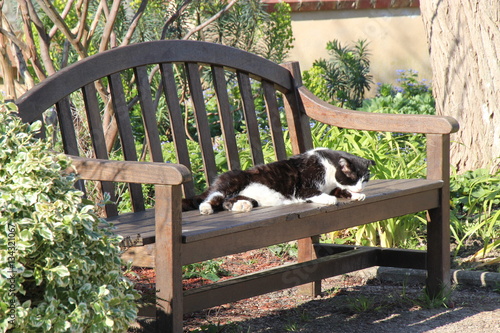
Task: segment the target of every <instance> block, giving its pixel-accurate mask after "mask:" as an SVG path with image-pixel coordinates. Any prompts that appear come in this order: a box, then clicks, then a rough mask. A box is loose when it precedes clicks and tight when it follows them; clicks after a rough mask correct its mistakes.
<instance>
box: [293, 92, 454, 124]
mask: <svg viewBox="0 0 500 333" xmlns="http://www.w3.org/2000/svg"><path fill="white" fill-rule="evenodd" d="M298 89H299V93H300V95H301V98H302V102H303V104H304V109H305V112H306V114H307V115H308V116H309V117H310V118H312V119H315V120H318V121H320V122H322V123H325V124H329V125H334V126H337V127H342V128H349V129H356V130H366V131H381V132H401V133H425V134H450V133H454V132H457V131H458V129H459V125H458V122H457V121H456V120H455V119H454V118H452V117H443V116H431V115H408V114H387V113H371V112H364V111H353V110H346V109H342V108H339V107H336V106H333V105H331V104H328V103H327V102H325V101H323V100H321V99H319V98H318V97H316V96H314V94H313V93H312V92H310V91H309V90H308V89H307V88H306V87H304V86H300V87H299V88H298Z"/></svg>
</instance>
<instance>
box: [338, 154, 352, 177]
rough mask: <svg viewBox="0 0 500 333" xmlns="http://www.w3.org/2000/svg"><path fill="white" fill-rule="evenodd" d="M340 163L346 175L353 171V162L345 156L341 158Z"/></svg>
mask: <svg viewBox="0 0 500 333" xmlns="http://www.w3.org/2000/svg"><path fill="white" fill-rule="evenodd" d="M339 165H340V166H341V168H342V172H343V173H345V174H346V175H348V174H350V173H351V172H352V170H351V162H349V161H348V160H346V159H345V158H343V157H341V158H340V159H339Z"/></svg>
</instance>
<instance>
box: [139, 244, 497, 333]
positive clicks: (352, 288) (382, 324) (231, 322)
mask: <svg viewBox="0 0 500 333" xmlns="http://www.w3.org/2000/svg"><path fill="white" fill-rule="evenodd" d="M251 255H252V256H255V255H256V254H255V253H253V254H251ZM256 256H257V257H256V258H254V257H246V258H243V259H241V260H242V261H245V262H248V261H252V260H251V259H258V260H257V262H263V261H265V260H263V259H264V258H262V253H260V254H257V255H256ZM270 261H273V259H272V258H271V259H270ZM270 261H268V262H267V264H269V263H270ZM274 264H277V263H275V262H273V263H272V265H274ZM228 265H229V266H231V265H232V266H233V267H235V266H237V267H238V268H239V269H242V270H243V271H242V272H241V273H245V272H244V268H243V267H244V265H241V263H235V262H231V260H228ZM254 265H255V264H254ZM254 265H253V266H254ZM228 268H229V267H228ZM420 280H421V279H406V280H405V284H404V285H402V284H401V283H399V284H396V283H393V282H390V281H389V279H386V278H384V277H380V278H378V277H377V275H376V274H374V271H373V270H372V271H369V270H365V271H360V272H355V273H352V274H346V275H343V276H338V277H333V278H329V279H326V280H324V281H323V291H324V292H323V294H322V295H321V296H320V297H317V298H314V299H312V298H310V297H304V296H300V295H298V293H297V290H296V288H292V289H287V290H283V291H279V292H273V293H269V294H265V295H261V296H258V297H253V298H250V299H246V300H242V301H239V302H235V303H230V304H224V305H221V306H217V307H213V308H210V309H207V310H203V311H198V312H195V313H192V314H188V315H186V316H185V317H184V332H256V333H258V332H311V333H312V332H315V333H321V332H339V333H340V332H342V333H357V332H360V333H361V332H362V333H369V332H377V333H383V332H391V333H393V332H405V333H407V332H408V333H416V332H440V333H451V332H460V333H466V332H481V333H490V332H491V333H498V332H500V285H496V286H493V287H478V286H464V285H455V286H454V288H453V291H452V293H451V295H450V297H449V298H448V300H447V301H446V306H443V305H442V302H440V304H439V306H437V307H434V308H433V307H429V302H428V301H426V300H425V299H424V297H423V295H424V293H423V285H422V284H421V283H420ZM399 281H401V279H399ZM139 323H141V325H142V328H141V329H132V330H131V331H130V332H152V330H151V329H150V328H149V327H148V326H149V324H150V323H151V320H150V319H146V318H141V320H139Z"/></svg>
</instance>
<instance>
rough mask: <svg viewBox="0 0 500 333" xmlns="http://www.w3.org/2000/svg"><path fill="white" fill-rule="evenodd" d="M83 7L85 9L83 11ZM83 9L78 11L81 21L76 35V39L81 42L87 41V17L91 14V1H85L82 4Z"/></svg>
mask: <svg viewBox="0 0 500 333" xmlns="http://www.w3.org/2000/svg"><path fill="white" fill-rule="evenodd" d="M82 7H83V9H81V8H82ZM81 8H80V9H79V10H77V13H79V16H80V19H79V20H78V32H77V34H76V39H77V40H79V41H85V39H86V38H85V31H86V29H85V28H86V27H87V23H86V22H87V16H88V14H89V0H84V1H83V3H82V4H81Z"/></svg>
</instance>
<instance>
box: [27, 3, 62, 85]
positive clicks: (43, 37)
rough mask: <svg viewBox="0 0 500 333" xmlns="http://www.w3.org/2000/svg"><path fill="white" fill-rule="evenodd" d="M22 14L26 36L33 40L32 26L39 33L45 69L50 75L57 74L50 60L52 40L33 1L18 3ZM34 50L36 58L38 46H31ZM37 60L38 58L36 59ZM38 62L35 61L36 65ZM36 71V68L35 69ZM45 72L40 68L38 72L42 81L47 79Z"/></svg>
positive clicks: (41, 55)
mask: <svg viewBox="0 0 500 333" xmlns="http://www.w3.org/2000/svg"><path fill="white" fill-rule="evenodd" d="M18 3H19V5H20V8H21V12H22V13H23V24H24V30H25V34H26V35H29V36H30V39H33V37H32V34H31V24H33V25H34V26H35V28H36V30H37V31H38V36H39V45H40V57H41V58H42V62H43V64H44V66H45V69H46V71H47V73H48V75H51V74H54V73H55V71H56V70H55V68H54V63H53V62H52V59H51V58H50V51H49V47H50V40H51V38H50V37H49V35H48V34H47V32H46V31H45V28H44V26H43V23H42V20H40V18H39V17H38V14H37V13H36V11H35V8H33V4H32V3H31V1H18ZM30 47H31V48H32V52H33V53H35V56H36V46H35V45H34V42H33V44H32V45H31V46H30ZM35 60H36V58H35ZM36 63H37V61H35V64H36ZM35 70H36V68H35ZM41 72H43V70H42V69H41V68H40V69H39V70H38V71H37V73H38V74H37V76H38V78H39V79H40V81H41V80H43V79H45V77H46V74H45V73H43V75H42V74H40V73H41Z"/></svg>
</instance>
